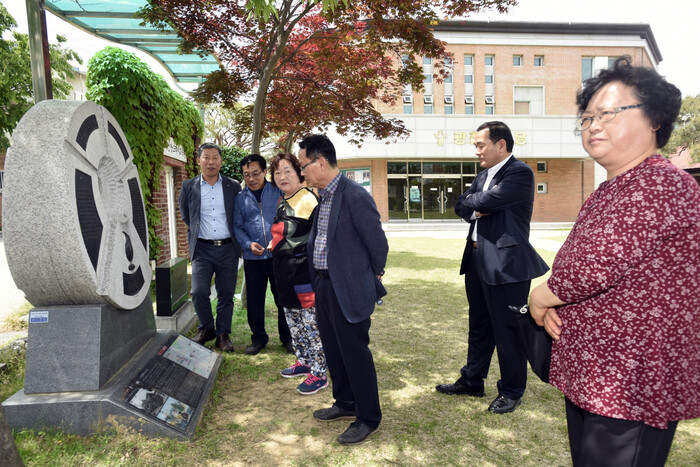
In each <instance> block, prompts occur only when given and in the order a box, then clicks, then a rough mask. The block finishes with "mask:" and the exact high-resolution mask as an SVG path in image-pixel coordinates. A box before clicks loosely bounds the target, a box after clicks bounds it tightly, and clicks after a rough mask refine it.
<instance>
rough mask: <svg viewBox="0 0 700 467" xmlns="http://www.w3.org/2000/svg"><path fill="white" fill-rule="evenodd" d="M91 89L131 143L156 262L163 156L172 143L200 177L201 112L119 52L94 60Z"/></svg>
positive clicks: (93, 97) (104, 52) (114, 50)
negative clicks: (157, 196)
mask: <svg viewBox="0 0 700 467" xmlns="http://www.w3.org/2000/svg"><path fill="white" fill-rule="evenodd" d="M87 87H88V91H87V94H86V95H87V98H88V99H90V100H92V101H95V102H96V103H98V104H100V105H102V106H104V107H105V108H107V110H109V111H110V112H111V114H112V115H113V116H114V118H115V119H116V120H117V121H118V122H119V126H120V127H121V128H122V130H123V131H124V134H125V135H126V139H127V140H128V142H129V146H130V147H131V152H132V153H133V155H134V165H136V168H137V169H138V172H139V177H140V178H141V188H142V190H143V195H144V198H145V200H144V203H145V205H146V218H147V219H148V233H149V238H150V245H151V251H150V257H151V259H156V258H157V257H158V251H159V249H160V247H161V246H162V244H163V241H162V240H161V239H160V238H159V237H158V236H157V235H156V231H155V228H156V226H157V225H159V224H160V211H159V210H158V208H157V207H156V206H155V205H154V204H153V202H152V200H151V196H152V194H153V193H154V192H155V191H156V190H158V188H159V184H160V177H159V175H160V171H161V167H162V165H163V151H164V149H165V148H166V147H167V146H168V142H169V141H170V138H172V139H173V140H174V141H175V143H176V144H177V145H178V146H181V147H182V148H183V150H184V151H185V154H187V169H188V171H189V172H190V174H193V173H194V171H195V148H196V147H197V146H198V145H199V141H200V139H201V136H202V126H203V125H202V121H201V119H200V117H199V111H198V110H197V108H196V107H195V106H194V104H192V103H191V102H188V101H187V100H185V98H183V97H182V96H181V95H180V94H178V93H177V92H175V91H173V90H172V89H170V86H168V83H166V82H165V80H164V79H163V78H162V77H161V76H160V75H158V74H156V73H154V72H153V71H152V70H151V69H150V68H149V67H148V65H146V64H145V63H144V62H142V61H141V60H140V59H139V58H138V57H137V56H136V55H134V54H132V53H129V52H126V51H125V50H122V49H119V48H116V47H105V48H104V49H102V50H101V51H99V52H97V54H95V56H93V57H92V58H91V59H90V61H89V62H88V76H87Z"/></svg>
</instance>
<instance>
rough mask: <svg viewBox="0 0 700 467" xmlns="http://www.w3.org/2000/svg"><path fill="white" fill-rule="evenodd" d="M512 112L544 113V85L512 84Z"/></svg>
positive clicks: (525, 113)
mask: <svg viewBox="0 0 700 467" xmlns="http://www.w3.org/2000/svg"><path fill="white" fill-rule="evenodd" d="M513 113H515V114H516V115H544V87H543V86H514V87H513Z"/></svg>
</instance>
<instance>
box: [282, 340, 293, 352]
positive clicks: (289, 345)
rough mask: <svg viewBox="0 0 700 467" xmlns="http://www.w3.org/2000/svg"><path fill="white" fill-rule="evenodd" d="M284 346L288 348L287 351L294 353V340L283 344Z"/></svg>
mask: <svg viewBox="0 0 700 467" xmlns="http://www.w3.org/2000/svg"><path fill="white" fill-rule="evenodd" d="M282 347H284V348H285V349H287V353H290V354H294V344H292V341H289V342H287V343H286V344H282Z"/></svg>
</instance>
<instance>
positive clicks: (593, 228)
mask: <svg viewBox="0 0 700 467" xmlns="http://www.w3.org/2000/svg"><path fill="white" fill-rule="evenodd" d="M630 61H631V59H630V57H629V56H625V57H621V58H620V59H618V60H617V61H616V63H615V66H614V67H613V68H611V69H608V70H602V71H601V72H600V73H599V74H598V75H597V76H595V77H593V78H591V79H589V80H588V81H586V82H585V83H584V86H583V88H582V89H581V90H580V91H579V92H578V95H577V105H578V109H579V118H578V120H577V129H578V131H579V132H580V133H581V139H582V142H583V147H584V149H585V150H586V152H587V153H588V154H589V155H590V156H591V157H592V158H593V159H594V160H595V161H596V162H598V163H599V164H600V165H601V166H603V167H604V168H605V169H606V171H607V174H608V179H607V181H605V182H603V183H602V184H601V185H600V186H599V187H598V188H597V189H596V191H595V192H593V194H591V196H590V197H589V198H588V200H587V201H586V202H585V204H584V205H583V207H582V208H581V212H580V213H579V215H578V218H577V219H576V223H575V225H574V227H573V229H572V230H571V233H570V235H569V237H568V238H567V240H566V242H565V243H564V245H563V247H562V248H561V250H560V251H559V253H558V254H557V256H556V258H555V260H554V264H553V266H552V275H551V277H550V278H549V279H548V280H547V282H545V283H543V284H541V285H540V286H538V287H536V288H535V289H534V290H533V291H532V294H531V296H530V309H531V313H532V315H533V317H534V318H535V321H537V323H538V324H540V325H544V327H545V329H546V330H547V332H548V333H549V334H550V335H551V336H552V337H553V339H554V344H553V346H552V366H551V372H550V382H551V384H553V385H554V386H555V387H557V388H558V389H559V390H561V391H562V392H563V393H564V395H565V396H566V416H567V424H568V431H569V443H570V447H571V457H572V459H573V464H574V466H583V465H590V466H593V465H595V466H603V465H610V466H613V465H614V466H621V465H625V466H638V465H650V466H657V465H658V466H661V465H663V464H664V463H665V461H666V458H667V456H668V452H669V450H670V448H671V443H672V442H673V436H674V434H675V430H676V427H677V425H678V421H679V420H684V419H691V418H696V417H699V416H700V186H698V183H697V182H696V181H695V180H694V179H693V178H692V177H691V176H690V175H689V174H687V173H685V172H684V171H682V170H679V169H677V168H675V167H674V166H673V165H672V164H671V163H669V162H668V161H667V160H666V159H665V158H664V157H662V156H661V155H659V154H658V149H659V148H661V147H663V146H664V145H666V143H667V141H668V139H669V137H670V135H671V132H672V130H673V124H674V121H675V119H676V117H677V116H678V112H679V109H680V104H681V93H680V91H679V90H678V88H676V87H675V86H673V85H672V84H670V83H668V82H666V81H665V80H664V79H663V78H662V77H661V76H660V75H659V74H658V73H657V72H656V71H655V70H653V69H651V68H642V67H632V66H631V65H630Z"/></svg>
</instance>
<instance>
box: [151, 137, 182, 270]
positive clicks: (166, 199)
mask: <svg viewBox="0 0 700 467" xmlns="http://www.w3.org/2000/svg"><path fill="white" fill-rule="evenodd" d="M186 160H187V159H186V157H185V153H184V151H183V150H182V148H181V147H179V146H176V145H175V144H174V142H173V141H172V140H171V141H170V145H169V146H168V147H167V148H166V150H165V155H164V156H163V167H162V169H161V171H160V174H159V177H160V187H159V189H158V191H156V192H155V193H153V196H152V200H153V204H154V205H155V206H156V207H157V208H158V209H160V213H161V218H160V224H159V225H158V226H156V235H158V237H159V238H160V239H161V240H163V246H162V247H161V248H160V252H159V255H158V259H157V263H158V264H160V263H162V262H163V261H167V260H169V259H171V258H176V257H184V258H187V257H188V256H189V252H188V249H187V225H185V223H184V222H183V221H182V216H180V208H179V207H178V198H179V197H180V189H181V188H182V182H184V181H185V180H187V178H188V177H187V169H186V168H185V162H186Z"/></svg>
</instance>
